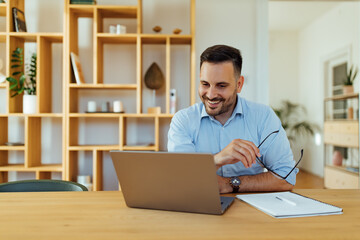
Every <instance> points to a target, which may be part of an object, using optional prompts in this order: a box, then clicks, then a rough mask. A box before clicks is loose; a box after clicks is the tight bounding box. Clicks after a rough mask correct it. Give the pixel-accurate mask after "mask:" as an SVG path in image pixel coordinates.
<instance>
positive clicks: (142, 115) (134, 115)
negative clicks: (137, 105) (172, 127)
mask: <svg viewBox="0 0 360 240" xmlns="http://www.w3.org/2000/svg"><path fill="white" fill-rule="evenodd" d="M122 116H123V117H124V118H154V117H160V118H172V117H173V116H174V114H167V113H160V114H157V113H124V114H123V115H122Z"/></svg>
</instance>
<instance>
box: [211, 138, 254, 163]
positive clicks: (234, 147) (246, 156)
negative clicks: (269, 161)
mask: <svg viewBox="0 0 360 240" xmlns="http://www.w3.org/2000/svg"><path fill="white" fill-rule="evenodd" d="M256 156H257V157H260V156H261V155H260V151H259V149H258V148H257V147H256V146H255V144H254V143H252V142H250V141H246V140H242V139H234V140H232V141H231V143H230V144H229V145H227V146H226V147H225V148H224V149H223V150H222V151H221V152H219V153H218V154H216V155H215V157H214V158H215V164H216V166H217V167H221V166H223V165H226V164H234V163H237V162H242V163H243V164H244V166H245V167H246V168H249V167H251V165H252V164H254V163H256Z"/></svg>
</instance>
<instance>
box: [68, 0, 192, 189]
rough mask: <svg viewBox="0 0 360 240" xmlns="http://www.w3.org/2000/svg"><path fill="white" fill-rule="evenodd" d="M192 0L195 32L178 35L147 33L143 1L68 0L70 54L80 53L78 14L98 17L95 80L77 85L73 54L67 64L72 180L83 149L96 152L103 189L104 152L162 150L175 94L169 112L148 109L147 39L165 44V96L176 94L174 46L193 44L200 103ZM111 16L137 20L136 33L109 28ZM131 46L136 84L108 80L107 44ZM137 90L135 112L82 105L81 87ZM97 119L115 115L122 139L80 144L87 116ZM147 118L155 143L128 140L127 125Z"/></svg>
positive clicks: (96, 179) (98, 184) (97, 181)
mask: <svg viewBox="0 0 360 240" xmlns="http://www.w3.org/2000/svg"><path fill="white" fill-rule="evenodd" d="M189 1H190V11H191V14H190V16H191V21H190V22H191V26H190V29H191V31H190V32H191V33H190V34H188V35H173V34H145V33H143V30H142V29H143V26H142V21H143V20H142V11H143V9H142V1H141V0H137V5H136V6H118V5H110V6H100V5H73V4H69V0H65V15H66V16H67V19H66V29H67V30H66V34H65V35H66V37H65V38H66V40H65V42H66V47H65V54H64V55H65V56H69V55H70V52H74V53H76V54H79V49H78V46H77V42H78V38H79V36H78V25H77V22H78V19H79V18H84V17H86V18H90V19H92V22H93V32H92V36H93V40H92V43H93V48H92V49H93V58H94V60H93V64H92V66H93V79H92V80H90V82H87V83H86V84H80V85H78V84H76V83H73V82H71V64H70V59H69V58H67V61H66V63H65V66H66V94H65V95H66V96H67V97H66V99H65V102H66V103H65V106H66V110H65V118H66V126H67V128H66V129H67V130H66V131H67V138H66V147H65V148H66V153H65V159H66V160H65V165H66V166H67V171H66V177H65V178H66V179H67V180H76V176H77V174H78V173H77V171H78V169H77V162H78V161H79V156H78V155H79V153H80V152H87V153H88V154H90V153H91V155H92V167H93V168H92V175H93V183H94V189H95V190H102V188H103V187H102V179H103V176H102V168H103V156H102V154H103V152H107V151H110V150H131V151H159V142H160V134H159V132H160V119H171V118H172V116H173V114H169V112H170V102H169V98H168V97H166V100H165V101H166V103H165V106H166V107H165V109H166V110H165V112H163V113H161V114H148V113H145V112H146V110H145V109H143V106H142V101H143V98H144V96H143V88H144V87H143V83H142V82H143V79H142V78H143V56H144V53H143V46H144V45H146V44H159V45H163V46H165V49H166V50H165V51H166V53H165V58H166V59H165V62H166V71H165V73H164V76H165V77H166V82H165V96H169V94H170V88H171V86H170V83H171V81H170V76H171V74H170V69H171V58H170V57H171V52H170V47H171V46H172V45H179V44H180V45H187V46H190V56H191V57H190V59H189V60H188V61H189V65H190V69H191V70H190V71H191V77H190V79H189V81H190V86H191V89H190V91H191V99H190V101H189V102H190V103H191V104H193V103H195V82H194V81H195V44H194V43H195V41H194V37H195V22H194V21H195V1H194V0H189ZM106 18H118V19H132V20H134V21H136V24H135V25H136V30H135V32H130V33H126V34H121V35H118V34H111V33H108V32H107V31H106V30H105V29H104V24H103V22H104V20H105V19H106ZM106 44H115V45H126V46H132V47H133V49H134V56H136V57H135V58H136V61H135V62H134V63H133V64H134V65H136V67H135V69H136V73H135V76H136V77H135V78H136V79H134V80H133V82H134V83H124V82H121V80H120V81H119V82H116V83H111V84H108V83H106V81H105V80H106V79H104V78H105V77H104V71H105V70H104V66H103V65H104V58H105V57H104V54H105V51H106V50H105V45H106ZM90 90H91V91H99V90H108V91H112V90H114V91H120V92H121V91H123V90H124V91H128V90H130V91H134V92H133V93H134V96H135V97H134V102H135V103H136V110H135V112H126V113H84V112H83V111H82V110H80V107H79V101H80V91H90ZM87 119H92V121H97V120H99V121H101V120H102V119H110V120H111V121H114V122H116V123H117V124H118V129H119V130H118V132H117V134H118V143H117V144H115V145H114V144H111V145H102V144H100V145H88V144H85V145H82V144H79V141H78V138H79V135H78V130H79V127H80V125H81V121H82V120H87ZM134 119H135V120H141V119H146V120H148V121H149V122H151V124H150V125H152V128H151V129H153V131H154V139H153V142H152V143H149V144H135V145H132V144H128V143H127V135H128V134H129V133H128V132H127V124H128V121H130V120H134Z"/></svg>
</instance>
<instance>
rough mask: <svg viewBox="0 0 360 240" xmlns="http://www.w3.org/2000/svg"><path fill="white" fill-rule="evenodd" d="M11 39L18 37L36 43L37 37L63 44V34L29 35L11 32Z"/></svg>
mask: <svg viewBox="0 0 360 240" xmlns="http://www.w3.org/2000/svg"><path fill="white" fill-rule="evenodd" d="M9 35H10V37H16V38H21V39H24V40H25V41H26V42H36V41H37V37H42V38H47V39H49V40H51V41H52V42H62V41H63V34H62V33H45V32H44V33H27V32H11V33H9Z"/></svg>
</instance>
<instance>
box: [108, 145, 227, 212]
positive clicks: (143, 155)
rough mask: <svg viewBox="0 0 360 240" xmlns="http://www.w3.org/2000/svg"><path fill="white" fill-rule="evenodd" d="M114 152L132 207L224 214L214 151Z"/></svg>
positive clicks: (113, 158) (128, 203) (119, 174)
mask: <svg viewBox="0 0 360 240" xmlns="http://www.w3.org/2000/svg"><path fill="white" fill-rule="evenodd" d="M110 154H111V157H112V160H113V163H114V167H115V170H116V174H117V176H118V179H119V182H120V186H121V191H122V192H123V194H124V198H125V202H126V204H127V205H128V206H129V207H136V208H149V209H162V210H173V211H183V212H197V213H209V214H222V211H221V204H220V195H219V189H218V183H217V177H216V171H215V165H214V160H213V155H211V154H202V153H167V152H129V151H124V152H123V151H111V153H110Z"/></svg>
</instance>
